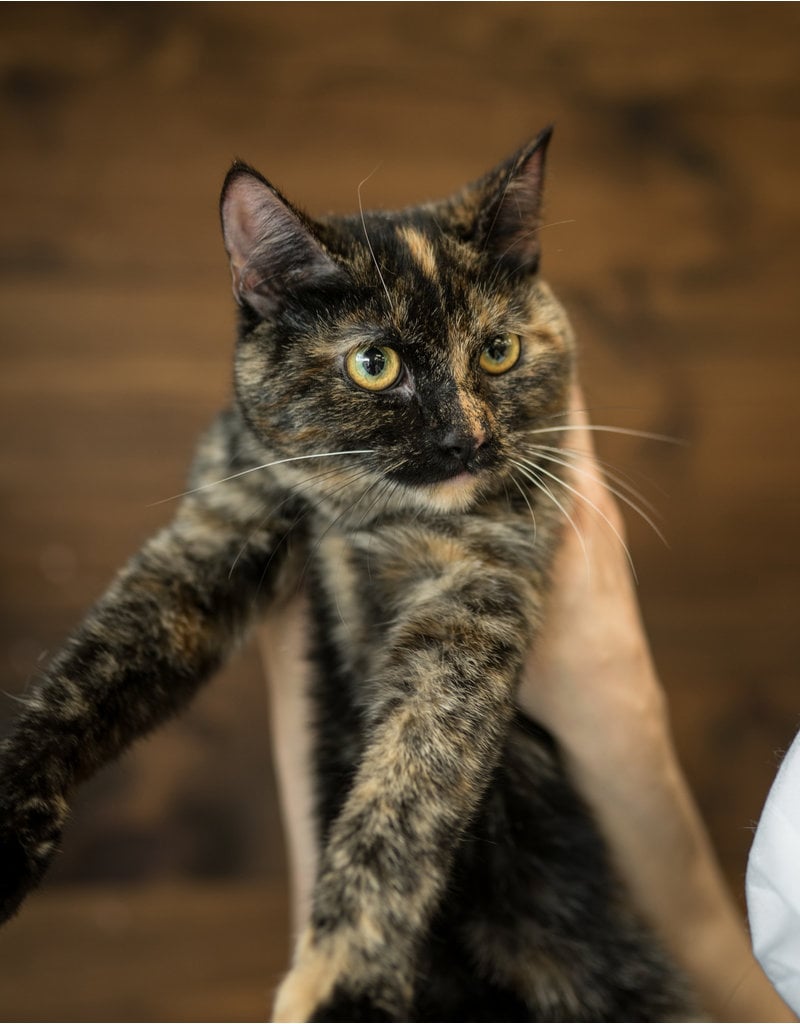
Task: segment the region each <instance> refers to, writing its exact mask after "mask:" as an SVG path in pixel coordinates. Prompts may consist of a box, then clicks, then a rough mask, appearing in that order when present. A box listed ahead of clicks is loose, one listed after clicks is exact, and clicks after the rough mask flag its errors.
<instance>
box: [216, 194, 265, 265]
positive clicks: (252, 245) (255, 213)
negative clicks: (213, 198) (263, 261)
mask: <svg viewBox="0 0 800 1024" xmlns="http://www.w3.org/2000/svg"><path fill="white" fill-rule="evenodd" d="M270 200H272V205H274V203H275V197H274V196H273V194H272V193H271V192H270V190H269V189H268V188H267V187H266V186H265V185H263V184H262V183H261V182H260V181H258V180H257V179H255V178H253V177H251V176H250V175H245V174H242V175H240V176H239V177H236V178H234V179H233V180H232V181H231V182H230V184H229V186H228V189H227V191H226V193H225V198H224V200H223V203H222V225H223V235H224V239H225V248H226V249H227V251H228V255H229V256H230V258H231V264H232V266H233V267H234V268H236V269H241V268H242V267H243V266H244V265H245V263H247V261H248V260H249V259H250V256H251V255H252V254H253V251H254V250H255V249H256V248H258V247H259V246H260V243H261V242H262V241H264V239H265V236H267V235H268V234H269V228H268V220H269V215H268V212H267V211H268V207H269V205H270Z"/></svg>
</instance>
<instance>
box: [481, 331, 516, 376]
mask: <svg viewBox="0 0 800 1024" xmlns="http://www.w3.org/2000/svg"><path fill="white" fill-rule="evenodd" d="M521 350H522V345H521V342H520V337H519V335H518V334H498V335H497V336H496V337H495V338H492V340H491V341H490V342H489V343H488V344H487V345H486V346H484V349H483V351H482V352H481V369H482V370H485V371H486V372H487V373H505V372H506V370H510V369H511V368H512V367H513V366H516V364H517V360H518V359H519V354H520V351H521Z"/></svg>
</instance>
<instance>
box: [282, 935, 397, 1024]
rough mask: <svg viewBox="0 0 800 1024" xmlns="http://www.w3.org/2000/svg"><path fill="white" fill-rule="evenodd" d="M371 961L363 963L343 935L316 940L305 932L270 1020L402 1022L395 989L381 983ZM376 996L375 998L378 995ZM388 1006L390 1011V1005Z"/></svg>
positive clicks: (373, 962)
mask: <svg viewBox="0 0 800 1024" xmlns="http://www.w3.org/2000/svg"><path fill="white" fill-rule="evenodd" d="M375 966H376V965H375V961H374V959H373V960H372V961H371V962H370V963H367V962H366V961H364V959H363V958H362V957H361V956H360V954H359V952H358V951H357V949H356V948H355V947H354V946H353V945H352V944H350V943H348V941H347V939H346V938H345V937H344V936H343V935H339V934H336V933H334V934H333V935H331V936H327V937H325V938H324V939H320V940H317V939H315V937H314V935H313V933H312V932H310V931H309V932H307V933H306V934H305V936H304V937H303V939H302V940H301V942H300V945H299V947H298V951H297V955H296V957H295V964H294V967H293V968H292V970H291V971H290V972H289V974H288V975H287V977H286V978H285V979H284V981H283V983H282V984H281V986H280V988H279V989H278V994H277V996H276V999H275V1008H274V1011H273V1018H272V1019H273V1020H274V1021H276V1022H278V1021H384V1020H386V1021H388V1020H403V1019H404V1014H403V1010H402V1005H403V1003H405V1002H407V1000H408V998H410V993H409V994H406V996H407V997H406V998H405V999H404V998H402V997H401V996H400V994H399V993H396V992H394V991H391V992H390V991H388V990H387V989H388V988H391V989H394V988H395V985H394V984H392V985H391V986H386V985H381V984H380V983H379V982H377V978H376V977H375ZM378 992H379V993H380V994H378ZM390 1006H391V1007H393V1008H394V1009H395V1012H392V1010H391V1009H389V1007H390Z"/></svg>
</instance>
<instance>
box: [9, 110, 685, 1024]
mask: <svg viewBox="0 0 800 1024" xmlns="http://www.w3.org/2000/svg"><path fill="white" fill-rule="evenodd" d="M549 138H550V131H549V129H548V130H546V131H544V132H542V133H541V134H540V135H539V136H538V137H537V138H535V139H534V140H533V141H532V142H530V143H529V144H528V145H526V146H524V147H523V148H522V149H520V150H519V151H518V152H517V153H515V154H514V155H513V156H512V157H511V158H509V159H508V160H506V161H504V162H503V163H502V164H500V165H499V166H498V167H496V168H495V169H494V170H493V171H491V172H490V173H488V174H487V175H485V176H484V177H483V178H481V179H480V180H478V181H476V182H474V183H473V184H471V185H468V186H467V187H466V188H464V189H463V190H462V191H460V192H458V193H457V194H456V195H454V196H452V197H451V198H449V199H446V200H444V201H441V202H435V203H429V204H425V205H421V206H418V207H415V208H411V209H408V210H405V211H402V212H399V213H387V212H368V213H367V212H363V211H361V212H360V213H358V214H355V215H352V216H344V217H339V216H336V217H329V218H325V219H319V220H311V219H310V218H309V217H307V216H306V215H305V214H304V213H302V212H301V211H300V210H299V209H298V208H297V207H295V206H293V205H292V204H291V203H290V202H289V201H288V200H287V199H286V198H285V197H284V196H283V195H282V194H281V193H280V192H279V191H278V190H277V189H276V188H274V187H273V186H272V185H271V184H270V183H269V182H268V181H267V180H266V179H265V178H263V177H262V176H261V175H260V174H259V173H258V172H257V171H255V170H253V169H252V168H250V167H249V166H247V165H246V164H243V163H239V162H237V163H235V164H234V166H233V167H232V168H231V170H230V171H229V173H228V175H227V177H226V179H225V183H224V186H223V190H222V196H221V203H220V209H221V220H222V230H223V237H224V242H225V247H226V250H227V253H228V256H229V259H230V267H231V273H232V285H233V292H234V296H235V298H236V302H237V306H238V321H239V323H238V342H237V348H236V354H235V388H234V391H235V397H234V399H233V401H232V402H231V405H230V407H229V408H228V409H227V410H225V411H224V412H222V413H221V415H220V416H219V417H218V418H217V419H216V421H215V422H214V423H213V425H212V426H211V427H210V429H209V430H208V432H207V433H206V434H205V435H204V436H203V437H202V439H201V440H200V443H199V446H198V449H197V454H196V457H195V460H194V464H193V468H192V471H191V475H190V483H189V487H190V490H189V491H188V492H187V493H186V494H185V495H183V496H181V497H182V500H181V503H180V505H179V507H178V509H177V512H176V514H175V516H174V518H173V519H172V521H171V522H170V523H169V524H168V525H167V526H166V527H165V528H164V529H163V530H162V531H161V532H160V533H158V534H156V535H155V536H154V537H153V538H152V539H151V540H150V541H149V542H147V543H146V544H145V545H144V546H143V548H142V549H141V550H140V551H139V552H138V554H136V555H135V556H134V557H133V558H132V560H131V561H130V562H129V563H128V565H127V566H125V567H124V568H123V569H122V570H121V571H120V573H119V574H118V575H117V577H116V579H115V580H114V581H113V582H112V584H111V586H110V587H109V589H108V591H107V592H106V593H105V595H104V596H103V597H101V599H100V600H99V602H98V603H97V604H96V606H95V607H94V608H93V609H92V610H91V611H90V612H89V614H88V615H87V617H86V619H85V620H84V622H83V623H82V624H81V625H80V626H79V627H78V628H77V630H76V631H75V632H74V634H73V635H72V636H71V637H70V639H69V640H68V641H67V643H66V645H65V646H64V649H63V650H62V651H61V653H60V654H59V655H58V656H57V657H56V658H55V659H54V660H53V662H52V664H51V665H50V666H49V668H48V670H47V672H46V674H45V677H44V679H43V680H42V681H41V682H40V684H38V685H37V687H36V688H35V689H34V691H33V692H32V693H31V694H30V695H28V696H27V697H26V698H25V703H26V707H25V709H24V711H23V712H22V714H21V715H20V717H19V719H18V721H17V722H16V724H15V726H14V729H13V731H12V733H11V735H10V736H9V737H8V738H7V739H6V740H5V741H4V743H3V744H2V755H1V757H0V764H1V765H2V770H1V772H0V863H2V874H1V875H0V917H4V918H6V917H9V916H11V915H12V914H13V913H15V912H16V910H17V908H18V907H19V905H20V903H21V901H22V900H23V898H24V896H25V894H26V893H27V892H28V891H29V890H30V889H31V888H32V887H33V886H35V885H36V884H37V883H38V882H39V881H40V880H41V878H42V876H43V874H44V872H45V870H46V868H47V865H48V863H49V861H50V859H51V857H52V855H53V853H54V851H55V850H56V847H57V845H58V843H59V840H60V835H61V831H62V826H63V824H64V820H65V816H66V813H67V801H68V798H69V796H70V794H71V793H72V791H73V790H74V788H75V787H76V786H77V785H78V784H79V783H81V782H82V781H83V780H85V779H87V778H88V777H89V776H91V775H92V774H93V773H94V772H96V771H97V770H98V769H99V768H100V767H101V766H102V765H103V764H104V763H106V762H107V761H109V760H110V759H111V758H113V757H115V756H117V755H118V754H119V753H120V752H121V751H123V750H124V749H125V748H126V747H127V746H128V745H129V744H130V743H131V742H132V741H133V740H134V739H135V738H136V737H138V736H140V735H142V734H143V733H146V732H147V731H149V730H151V729H153V728H154V727H155V726H157V725H159V724H160V723H161V722H163V721H164V720H165V719H168V718H169V717H170V716H172V715H174V714H176V713H177V712H179V711H180V710H181V709H182V708H183V707H184V706H185V705H186V703H187V702H188V701H189V700H190V699H191V698H192V696H193V695H194V694H195V693H196V691H197V690H198V688H199V686H200V685H201V684H202V683H203V682H204V681H205V680H206V679H207V678H208V677H209V676H210V675H211V674H212V673H213V672H214V670H215V669H216V668H217V667H218V666H219V665H220V664H221V663H222V662H223V660H224V659H225V658H226V656H227V655H228V653H229V652H230V650H231V648H232V647H233V646H234V645H235V644H236V643H237V641H238V640H239V638H240V637H241V636H242V635H243V634H244V632H245V631H246V630H247V629H248V627H250V626H251V625H253V624H254V623H256V622H257V621H258V620H259V618H260V617H262V616H263V615H264V614H265V613H266V611H267V610H268V608H269V606H270V604H271V602H274V601H280V600H282V599H283V597H284V596H285V595H286V594H287V593H289V588H292V587H295V588H296V587H297V585H298V581H300V580H302V581H303V582H304V585H305V588H306V590H307V592H308V593H309V595H310V597H311V603H312V608H313V614H312V619H311V621H312V623H313V625H312V628H311V631H310V632H311V637H312V640H311V645H312V650H311V651H310V652H309V653H310V655H311V658H312V662H313V665H314V666H315V670H314V681H313V686H312V691H313V692H312V697H313V705H314V708H315V712H314V729H315V754H314V765H313V772H314V777H315V779H316V784H317V792H316V800H317V825H318V834H319V843H320V863H319V870H318V876H317V879H316V886H315V890H314V899H313V909H312V912H311V920H310V923H309V925H308V927H307V929H306V932H305V934H304V935H303V936H302V937H301V939H300V942H299V944H298V948H297V952H296V956H295V960H294V965H293V967H292V969H291V971H290V973H289V975H288V977H287V979H286V980H285V981H284V983H283V984H282V986H281V988H280V990H279V994H278V999H277V1004H276V1018H277V1019H281V1020H328V1021H334V1020H350V1021H355V1020H424V1021H432V1020H459V1021H467V1020H633V1019H635V1020H664V1019H687V1018H688V1015H689V1013H690V1012H691V1010H690V1006H691V1002H690V998H689V996H688V994H687V989H686V985H685V982H684V979H683V978H682V976H681V974H680V972H679V971H678V970H677V969H676V967H675V966H674V965H673V964H672V963H670V962H669V960H668V958H667V957H666V956H665V955H664V953H663V952H662V951H661V950H660V948H659V946H658V943H657V942H656V940H655V939H654V938H653V936H652V935H651V934H650V933H649V932H648V930H647V929H646V928H645V926H644V925H643V924H642V922H641V921H640V920H639V919H638V917H637V915H636V914H635V912H634V911H633V909H632V908H631V906H630V904H629V901H628V899H627V897H626V894H625V892H624V888H623V886H622V885H621V883H620V881H619V880H618V879H617V878H616V876H615V874H614V871H613V869H612V867H611V865H610V862H609V857H608V853H607V851H606V850H605V848H604V845H603V843H602V841H601V839H600V836H599V833H598V831H597V829H596V827H595V825H594V824H593V823H592V819H591V816H590V814H589V812H588V811H587V809H586V807H585V806H584V805H583V803H582V802H581V800H580V798H579V797H578V795H577V794H576V793H575V792H574V791H573V789H572V788H571V786H570V784H569V782H568V780H567V778H566V776H565V773H564V771H563V769H562V767H561V762H560V759H559V752H558V749H557V746H556V744H555V742H554V740H553V739H552V738H551V737H550V736H549V735H548V734H547V733H546V732H545V731H544V730H542V729H541V728H540V727H538V726H537V725H536V724H535V723H533V722H531V721H529V720H528V719H527V718H525V717H524V716H523V715H522V714H521V713H520V712H518V711H516V710H515V704H514V694H515V687H516V684H517V680H518V676H519V673H520V670H521V666H522V662H523V658H524V656H525V654H526V652H527V651H528V649H529V647H530V645H531V644H532V643H534V642H535V639H536V635H537V633H538V631H539V629H540V627H541V624H542V621H543V616H544V609H545V599H546V594H547V588H548V576H549V570H550V565H551V562H552V558H553V554H554V551H555V549H556V546H557V543H558V538H559V535H560V530H561V527H562V522H563V520H564V516H565V514H566V512H567V508H566V503H567V492H566V490H565V489H564V488H562V486H561V482H560V478H561V475H562V462H563V461H564V460H562V459H559V458H558V456H557V448H555V447H554V446H557V445H558V438H559V437H560V434H559V433H558V431H557V430H554V429H553V426H554V425H558V424H560V423H563V422H564V417H565V416H566V412H567V403H568V394H569V389H570V384H571V381H572V376H573V367H574V361H575V346H574V339H573V334H572V331H571V328H570V326H569V323H568V320H567V318H566V315H565V313H564V311H563V310H562V308H561V306H560V305H559V303H558V302H557V300H556V299H555V297H554V296H553V294H552V292H551V291H550V289H549V288H548V286H547V285H546V284H545V283H544V281H543V280H542V279H541V277H540V276H539V260H540V243H539V227H540V221H541V195H542V183H543V175H544V161H545V153H546V150H547V144H548V140H549ZM537 429H538V430H540V432H541V430H546V431H547V432H546V433H545V435H544V439H545V443H543V444H537Z"/></svg>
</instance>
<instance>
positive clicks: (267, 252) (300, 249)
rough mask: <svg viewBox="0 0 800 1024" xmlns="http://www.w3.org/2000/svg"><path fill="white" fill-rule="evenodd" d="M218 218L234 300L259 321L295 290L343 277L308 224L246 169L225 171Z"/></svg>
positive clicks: (237, 167)
mask: <svg viewBox="0 0 800 1024" xmlns="http://www.w3.org/2000/svg"><path fill="white" fill-rule="evenodd" d="M220 216H221V219H222V234H223V238H224V239H225V249H226V250H227V253H228V256H229V257H230V262H231V277H232V285H233V294H234V297H235V298H236V301H237V302H238V303H239V304H240V305H243V304H246V305H248V306H250V308H251V309H253V310H254V311H255V312H256V313H257V314H258V315H259V316H262V317H268V316H270V314H272V313H273V312H274V311H275V309H276V308H277V306H278V305H279V304H280V302H281V301H282V300H283V299H284V298H285V297H286V296H287V295H288V294H291V292H293V291H295V290H296V289H298V288H302V287H304V286H306V285H320V284H327V283H329V282H330V281H332V280H334V279H335V278H336V277H337V276H339V275H341V274H342V273H343V271H342V270H341V268H340V267H339V266H338V265H337V264H336V263H335V262H334V260H333V259H332V258H331V257H330V256H329V255H328V253H327V252H326V251H325V249H324V247H323V246H322V243H321V242H320V241H319V240H318V239H317V238H316V237H315V235H314V232H313V229H312V227H311V225H310V223H309V222H308V221H307V220H306V218H305V217H303V215H302V214H301V213H300V212H299V211H297V210H295V209H294V208H293V207H292V206H291V204H290V203H289V202H288V200H286V199H284V197H283V196H282V195H281V194H280V192H278V190H277V189H276V188H275V187H274V186H273V185H270V183H269V182H268V181H267V180H266V179H265V178H263V177H262V176H261V175H260V174H259V173H258V171H254V170H253V169H252V168H251V167H248V166H247V164H243V163H239V162H237V163H235V164H234V165H233V167H231V169H230V171H228V174H227V176H226V178H225V182H224V184H223V186H222V195H221V197H220Z"/></svg>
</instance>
